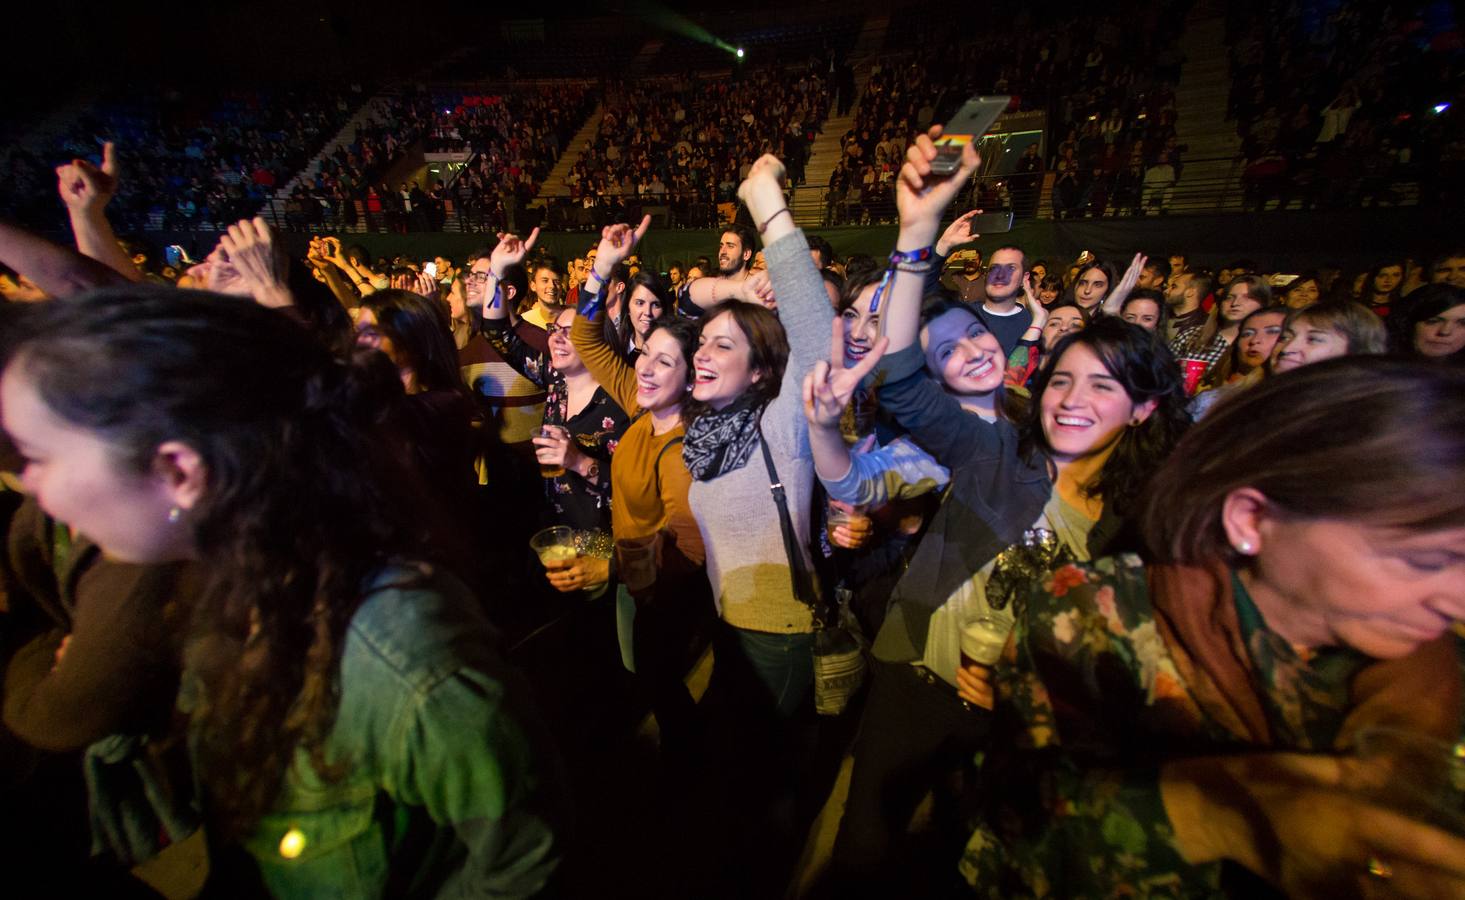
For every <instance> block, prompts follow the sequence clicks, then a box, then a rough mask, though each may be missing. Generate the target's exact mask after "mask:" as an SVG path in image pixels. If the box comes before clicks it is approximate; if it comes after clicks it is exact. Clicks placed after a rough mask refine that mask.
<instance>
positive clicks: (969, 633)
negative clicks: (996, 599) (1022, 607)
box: [961, 611, 1013, 668]
mask: <svg viewBox="0 0 1465 900" xmlns="http://www.w3.org/2000/svg"><path fill="white" fill-rule="evenodd" d="M1012 626H1013V618H1012V616H1010V615H1006V614H1003V613H1000V612H996V611H992V612H985V613H982V614H980V615H975V616H972V617H970V618H968V619H966V620H965V621H963V622H962V623H961V664H962V665H963V666H971V665H978V666H987V667H988V668H990V667H992V666H994V665H996V664H997V660H999V659H1001V658H1002V650H1003V648H1005V647H1006V646H1007V637H1008V635H1010V634H1012Z"/></svg>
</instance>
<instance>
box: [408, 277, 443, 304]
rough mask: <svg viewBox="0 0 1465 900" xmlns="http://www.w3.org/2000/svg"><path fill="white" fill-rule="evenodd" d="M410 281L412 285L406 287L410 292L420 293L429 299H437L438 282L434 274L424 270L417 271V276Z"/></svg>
mask: <svg viewBox="0 0 1465 900" xmlns="http://www.w3.org/2000/svg"><path fill="white" fill-rule="evenodd" d="M412 281H413V284H412V287H411V288H409V289H408V290H410V291H412V293H414V294H421V295H422V296H424V297H426V298H427V299H429V300H436V299H438V283H437V277H436V276H433V275H429V274H427V273H426V272H418V273H417V277H416V278H414V279H413V280H412Z"/></svg>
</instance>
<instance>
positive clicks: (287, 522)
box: [10, 285, 427, 835]
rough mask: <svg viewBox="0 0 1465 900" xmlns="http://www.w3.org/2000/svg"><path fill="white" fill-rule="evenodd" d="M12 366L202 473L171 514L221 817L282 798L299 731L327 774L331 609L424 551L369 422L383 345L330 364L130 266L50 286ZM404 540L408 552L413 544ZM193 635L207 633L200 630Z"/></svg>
mask: <svg viewBox="0 0 1465 900" xmlns="http://www.w3.org/2000/svg"><path fill="white" fill-rule="evenodd" d="M28 319H30V321H28V322H27V336H26V337H25V338H24V339H23V340H22V342H21V343H20V345H19V346H18V347H17V348H16V351H15V356H14V358H13V359H12V361H11V363H10V365H11V367H18V368H20V369H22V370H23V371H25V372H26V373H27V374H28V375H29V376H30V378H31V379H32V381H33V383H34V384H35V385H36V389H37V392H38V393H39V395H40V397H41V398H42V400H43V401H44V402H45V404H46V406H47V407H48V408H49V409H50V410H51V412H52V413H54V414H55V415H57V416H58V417H59V418H61V419H62V420H63V421H66V422H68V423H70V424H72V425H75V426H77V427H80V428H84V429H86V430H88V431H91V432H94V433H96V434H97V435H98V436H99V437H101V438H103V439H105V440H106V441H107V442H108V443H110V444H111V445H112V446H114V447H115V448H116V454H117V455H116V464H117V466H118V467H119V468H120V469H121V470H123V471H130V472H137V473H143V472H149V471H151V470H152V466H153V464H154V460H155V456H156V452H157V449H158V447H159V445H160V444H162V443H163V442H166V441H174V440H176V441H181V442H183V443H185V444H187V445H188V446H190V447H191V448H193V449H194V450H195V451H197V453H198V454H199V456H200V457H201V459H202V461H203V465H204V468H205V472H206V475H207V488H206V490H205V492H204V494H203V496H202V497H201V498H200V500H199V501H198V503H197V504H196V505H195V506H194V508H193V509H191V510H190V511H189V513H188V515H187V517H186V519H185V520H184V521H185V525H184V527H188V528H190V529H191V530H192V535H193V539H194V544H195V546H196V547H197V550H198V554H199V556H200V558H201V559H203V560H205V561H206V562H207V563H208V565H207V571H208V573H209V583H208V585H207V586H206V588H205V590H204V592H203V595H202V596H201V598H200V599H199V600H198V604H197V606H196V607H195V608H194V609H193V610H192V613H193V615H192V621H193V631H194V635H195V637H197V638H200V639H202V640H201V641H200V642H198V643H196V644H195V645H194V648H195V651H196V652H195V654H192V655H191V658H197V659H199V660H202V661H203V662H204V663H205V664H204V665H201V666H198V667H197V671H198V673H199V675H200V677H201V679H202V684H203V691H202V692H201V695H200V697H199V700H198V703H197V705H196V707H195V710H194V712H193V717H192V725H193V726H194V727H195V728H196V730H197V736H198V739H199V743H198V746H199V752H200V759H201V770H200V772H199V775H200V777H201V778H202V780H203V782H204V784H205V785H206V786H207V787H208V789H209V792H210V797H211V803H212V804H213V806H214V808H215V809H216V810H217V811H218V813H219V824H220V825H221V826H222V827H223V829H224V831H225V833H226V834H236V835H237V834H240V833H244V832H247V831H248V829H249V827H250V826H251V825H252V824H253V823H254V822H255V821H257V819H258V817H259V816H260V815H261V814H262V813H263V812H265V811H266V810H267V809H269V808H270V806H271V805H272V804H273V803H274V802H275V800H276V799H277V798H278V794H279V789H280V785H281V782H282V780H283V778H284V776H285V773H286V771H287V769H288V767H289V765H290V764H291V760H292V758H293V755H294V753H295V751H296V749H297V748H302V749H304V750H305V751H307V753H308V754H309V756H310V758H311V760H312V761H313V763H314V764H315V766H316V768H317V770H318V771H320V772H321V773H322V774H324V775H326V776H327V777H331V776H332V775H334V774H337V773H338V772H339V770H338V769H337V768H336V767H335V766H334V765H333V761H328V760H327V759H325V756H324V744H325V740H326V738H327V736H328V734H329V733H330V731H331V728H332V726H333V724H334V721H335V716H336V710H337V705H338V700H339V684H338V679H339V671H340V663H341V652H342V647H343V645H344V643H345V634H346V628H347V625H348V624H349V622H350V620H351V617H352V615H353V614H354V613H355V611H356V609H357V607H358V606H359V605H360V603H361V599H362V586H363V583H364V581H365V579H366V577H367V575H368V574H369V573H371V572H372V571H373V570H374V569H376V568H377V567H378V566H380V565H381V564H382V562H383V561H384V560H385V559H387V558H389V557H391V556H395V555H398V554H413V553H416V554H422V553H425V552H426V550H427V548H426V546H424V539H423V535H424V531H423V529H422V528H421V526H420V525H419V523H418V520H417V519H415V518H414V517H413V515H412V510H413V509H414V506H413V501H412V499H411V497H410V494H411V492H412V490H413V488H412V485H413V484H414V483H415V482H414V480H413V477H412V475H411V473H410V472H407V471H405V470H404V468H403V467H402V466H401V465H400V458H399V456H398V452H397V448H396V447H395V445H394V444H393V443H392V442H390V441H387V440H385V439H384V438H383V436H382V434H381V431H380V429H381V427H382V421H383V415H384V411H386V410H388V409H389V408H390V407H391V406H392V404H393V403H395V402H397V401H398V400H399V399H400V398H401V396H402V385H401V381H400V379H399V378H398V377H397V373H396V371H395V368H394V367H393V366H392V365H391V364H390V363H389V361H388V360H387V359H386V357H385V356H383V355H382V354H379V353H371V354H362V355H361V356H360V359H359V362H358V363H357V364H356V365H350V364H346V363H342V362H340V361H338V360H337V359H336V358H334V357H333V356H332V355H331V354H330V353H329V352H328V351H327V350H326V348H325V347H323V346H322V345H321V344H320V343H319V342H318V341H316V340H315V339H314V338H313V337H312V336H311V334H310V333H309V332H307V331H306V329H304V328H302V327H300V326H299V325H298V324H297V323H296V322H295V321H293V320H292V319H291V318H290V317H288V316H285V315H282V314H281V313H279V312H277V311H274V310H269V309H265V308H264V307H261V306H259V305H258V304H256V303H254V302H253V301H251V300H248V299H242V298H236V297H226V296H221V295H216V294H207V293H203V292H196V291H180V290H175V289H164V288H154V287H149V286H144V285H138V286H134V287H127V288H116V289H109V290H105V291H98V292H95V293H92V294H88V295H83V296H80V297H77V298H74V299H70V300H66V301H56V302H54V303H50V304H46V307H45V308H44V309H41V310H36V311H35V314H34V316H28ZM419 558H420V556H419ZM202 648H206V649H202Z"/></svg>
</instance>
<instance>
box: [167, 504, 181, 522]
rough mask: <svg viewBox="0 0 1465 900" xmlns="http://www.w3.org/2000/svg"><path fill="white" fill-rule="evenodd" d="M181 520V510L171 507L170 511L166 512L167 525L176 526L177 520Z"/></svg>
mask: <svg viewBox="0 0 1465 900" xmlns="http://www.w3.org/2000/svg"><path fill="white" fill-rule="evenodd" d="M181 518H183V510H181V509H179V508H178V507H176V506H175V507H173V508H172V509H170V510H168V523H169V524H171V525H176V524H178V520H179V519H181Z"/></svg>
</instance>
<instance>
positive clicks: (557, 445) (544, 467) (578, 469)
mask: <svg viewBox="0 0 1465 900" xmlns="http://www.w3.org/2000/svg"><path fill="white" fill-rule="evenodd" d="M530 443H532V444H534V457H535V458H536V459H537V460H539V469H540V473H541V474H543V475H544V476H545V477H546V478H558V477H559V476H560V475H563V474H564V473H565V471H566V470H569V471H571V472H575V473H577V474H580V475H584V474H585V471H584V470H585V468H586V463H587V461H588V457H586V456H585V454H583V453H581V452H580V451H579V450H578V449H577V448H576V447H575V442H574V441H573V440H571V439H570V430H569V429H568V428H566V427H565V426H563V425H546V426H544V427H543V428H541V429H540V431H539V434H537V435H535V436H534V437H533V438H532V439H531V440H530Z"/></svg>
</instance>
